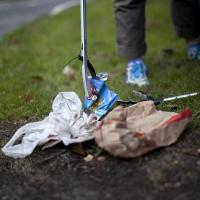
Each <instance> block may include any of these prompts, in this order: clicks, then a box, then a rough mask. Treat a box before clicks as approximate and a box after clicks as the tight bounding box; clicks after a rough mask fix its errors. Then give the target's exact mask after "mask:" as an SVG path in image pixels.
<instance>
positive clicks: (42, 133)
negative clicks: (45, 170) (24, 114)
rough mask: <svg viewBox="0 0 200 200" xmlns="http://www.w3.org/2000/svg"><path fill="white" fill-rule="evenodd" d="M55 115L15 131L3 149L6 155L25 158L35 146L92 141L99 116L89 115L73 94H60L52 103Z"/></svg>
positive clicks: (52, 113) (46, 146)
mask: <svg viewBox="0 0 200 200" xmlns="http://www.w3.org/2000/svg"><path fill="white" fill-rule="evenodd" d="M52 109H53V111H52V112H51V113H50V114H49V116H48V117H46V118H45V119H44V120H42V121H39V122H33V123H29V124H27V125H25V126H22V127H21V128H20V129H18V130H17V131H16V133H15V134H14V136H13V137H12V138H11V139H10V141H9V142H8V143H7V144H6V145H5V146H4V147H3V148H2V151H3V152H4V154H5V155H7V156H10V157H13V158H24V157H26V156H28V155H30V154H31V153H32V152H33V150H34V149H35V148H36V146H43V148H48V147H51V146H53V145H55V144H57V143H59V142H61V141H62V142H63V143H64V145H66V146H67V145H69V144H72V143H79V142H84V141H87V140H90V139H92V138H93V137H94V136H93V131H94V129H95V128H96V122H97V121H96V116H95V115H94V114H90V115H87V114H86V113H84V112H83V110H82V103H81V101H80V99H79V97H78V96H77V94H76V93H74V92H61V93H59V94H58V95H57V96H56V98H55V99H54V101H53V105H52Z"/></svg>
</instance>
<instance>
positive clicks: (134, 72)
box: [126, 59, 149, 87]
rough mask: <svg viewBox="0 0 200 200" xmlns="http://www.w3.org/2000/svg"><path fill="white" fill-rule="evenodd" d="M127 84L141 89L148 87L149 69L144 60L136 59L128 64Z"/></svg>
mask: <svg viewBox="0 0 200 200" xmlns="http://www.w3.org/2000/svg"><path fill="white" fill-rule="evenodd" d="M126 83H127V84H132V85H137V86H139V87H141V86H144V85H148V84H149V81H148V79H147V67H146V65H145V64H144V62H143V60H141V59H136V60H132V61H129V62H128V65H127V71H126Z"/></svg>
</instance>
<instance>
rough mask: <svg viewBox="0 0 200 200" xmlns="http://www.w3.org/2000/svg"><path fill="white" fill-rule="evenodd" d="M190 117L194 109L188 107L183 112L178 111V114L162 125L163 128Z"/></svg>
mask: <svg viewBox="0 0 200 200" xmlns="http://www.w3.org/2000/svg"><path fill="white" fill-rule="evenodd" d="M190 117H192V111H191V110H190V109H189V108H186V109H185V110H184V111H183V112H181V113H178V114H177V115H174V116H172V117H171V118H169V119H168V120H167V121H166V122H164V123H163V124H162V125H161V128H163V127H166V126H169V125H170V124H172V123H175V122H178V121H181V120H183V119H186V118H190Z"/></svg>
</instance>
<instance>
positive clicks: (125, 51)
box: [114, 0, 200, 59]
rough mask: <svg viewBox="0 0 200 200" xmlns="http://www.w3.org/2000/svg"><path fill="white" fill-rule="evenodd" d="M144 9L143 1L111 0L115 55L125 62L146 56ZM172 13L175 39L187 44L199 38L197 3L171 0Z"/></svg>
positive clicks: (199, 14) (199, 7)
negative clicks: (114, 23)
mask: <svg viewBox="0 0 200 200" xmlns="http://www.w3.org/2000/svg"><path fill="white" fill-rule="evenodd" d="M145 5H146V0H114V10H115V19H116V32H117V54H118V55H121V56H124V57H126V58H127V59H134V58H139V57H142V56H143V55H144V54H145V52H146V42H145ZM171 11H172V12H171V13H172V21H173V23H174V27H175V31H176V33H177V36H179V37H183V38H185V39H188V40H190V39H195V38H198V37H199V35H200V5H199V0H172V1H171ZM158 17H159V16H158Z"/></svg>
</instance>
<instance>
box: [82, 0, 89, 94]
mask: <svg viewBox="0 0 200 200" xmlns="http://www.w3.org/2000/svg"><path fill="white" fill-rule="evenodd" d="M80 5H81V55H82V56H83V65H82V78H83V86H84V91H85V96H88V77H87V19H86V0H80Z"/></svg>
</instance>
